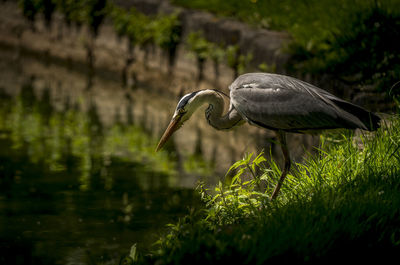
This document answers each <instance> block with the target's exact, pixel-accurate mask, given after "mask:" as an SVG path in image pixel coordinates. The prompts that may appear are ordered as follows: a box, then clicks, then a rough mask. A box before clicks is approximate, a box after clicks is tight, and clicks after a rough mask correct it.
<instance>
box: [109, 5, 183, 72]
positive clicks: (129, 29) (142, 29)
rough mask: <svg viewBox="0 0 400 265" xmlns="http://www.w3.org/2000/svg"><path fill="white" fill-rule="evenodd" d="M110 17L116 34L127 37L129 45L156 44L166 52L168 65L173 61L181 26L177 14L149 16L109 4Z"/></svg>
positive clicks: (132, 9)
mask: <svg viewBox="0 0 400 265" xmlns="http://www.w3.org/2000/svg"><path fill="white" fill-rule="evenodd" d="M109 9H110V10H111V11H110V14H111V19H112V20H113V22H114V28H115V30H116V32H117V34H118V35H119V36H120V37H122V36H126V37H128V38H129V40H130V43H131V45H132V46H133V47H134V46H135V45H139V46H141V47H142V48H144V47H145V46H147V45H157V46H159V47H160V48H161V49H162V50H164V51H165V52H166V53H167V54H168V59H169V66H170V67H172V66H173V64H174V62H175V55H176V49H177V46H178V45H179V43H180V41H181V35H182V26H181V23H180V20H179V18H178V14H176V13H175V14H171V15H158V16H156V17H149V16H146V15H144V14H142V13H140V12H138V11H137V10H136V9H135V8H131V9H129V11H127V10H126V9H123V8H119V7H117V6H115V5H113V4H110V5H109Z"/></svg>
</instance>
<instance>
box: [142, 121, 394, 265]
mask: <svg viewBox="0 0 400 265" xmlns="http://www.w3.org/2000/svg"><path fill="white" fill-rule="evenodd" d="M399 127H400V118H399V117H398V116H397V117H395V118H393V119H392V120H390V121H388V122H387V123H386V124H384V125H383V126H382V128H380V129H379V130H378V131H377V132H376V133H374V134H361V135H360V136H357V137H353V135H351V134H350V133H349V132H343V134H335V135H330V134H325V135H324V136H322V144H321V149H320V151H319V153H318V154H317V155H316V156H312V157H310V158H309V159H308V160H307V161H305V162H304V163H303V164H298V165H297V168H296V169H292V171H291V175H290V176H289V178H288V179H287V180H286V182H285V183H284V186H283V190H282V193H281V194H280V195H279V196H278V199H277V200H276V201H272V202H271V201H269V200H268V197H269V194H270V192H271V188H272V187H273V185H274V183H276V179H277V178H278V176H279V173H280V172H279V167H278V166H277V165H276V164H275V163H274V162H270V161H266V160H265V159H264V158H263V157H262V155H260V156H258V157H254V156H253V157H251V156H248V157H246V158H245V159H243V160H242V161H238V162H237V163H236V164H234V165H233V168H234V169H235V170H236V175H235V176H234V177H233V179H232V183H231V184H230V185H228V186H226V185H223V184H222V183H221V184H219V185H217V187H216V188H215V191H209V190H205V189H204V188H203V187H202V186H200V187H199V193H200V195H201V196H202V198H203V200H204V202H205V206H204V208H202V209H192V210H191V212H190V213H189V214H188V215H187V216H186V217H185V218H183V219H182V220H180V222H178V223H177V224H173V225H170V226H169V228H168V233H167V234H166V235H164V236H163V237H162V238H161V239H160V240H159V242H158V243H157V244H156V245H155V247H154V251H153V252H152V253H151V254H143V253H142V254H141V255H139V256H138V257H137V263H138V264H155V263H157V264H217V263H221V262H223V263H226V262H233V263H234V264H274V263H282V262H295V263H296V264H303V263H306V264H310V263H319V264H320V263H322V262H324V263H331V262H339V261H342V260H346V261H354V262H355V261H357V262H362V261H368V262H371V261H380V262H382V261H386V260H390V259H391V258H393V257H394V256H396V255H397V254H396V253H398V251H399V250H400V195H399V189H400V130H399ZM256 167H261V168H262V169H261V172H262V174H261V175H259V174H255V169H256ZM233 168H232V169H233ZM253 174H254V175H253ZM257 176H259V177H257Z"/></svg>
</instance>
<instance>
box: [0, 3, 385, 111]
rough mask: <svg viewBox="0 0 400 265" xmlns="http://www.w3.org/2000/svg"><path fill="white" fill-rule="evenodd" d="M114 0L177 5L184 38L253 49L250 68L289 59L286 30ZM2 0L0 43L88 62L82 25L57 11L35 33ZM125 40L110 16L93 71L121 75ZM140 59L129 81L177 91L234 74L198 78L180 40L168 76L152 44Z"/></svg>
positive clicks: (375, 105)
mask: <svg viewBox="0 0 400 265" xmlns="http://www.w3.org/2000/svg"><path fill="white" fill-rule="evenodd" d="M114 2H115V3H116V4H118V5H120V6H123V7H125V8H130V7H132V6H134V7H135V8H137V9H138V10H139V11H141V12H144V13H146V14H148V15H154V14H157V13H172V12H175V11H176V10H177V9H178V10H180V19H181V21H182V24H183V27H184V28H183V30H184V32H183V40H184V39H185V37H186V36H187V34H188V33H189V32H192V31H197V30H201V31H203V32H204V34H205V37H206V38H207V39H208V40H210V41H213V42H217V43H224V44H238V45H239V47H240V50H241V52H242V53H243V54H246V53H252V55H253V61H252V62H251V65H250V66H249V69H248V71H258V69H257V67H258V65H259V64H261V63H266V64H268V65H275V66H276V72H277V73H283V74H285V73H287V72H286V70H285V69H286V68H287V65H288V64H290V63H291V60H290V56H289V55H288V54H286V53H284V52H283V47H284V46H285V45H286V44H287V43H288V42H289V41H290V36H289V35H288V34H287V33H284V32H275V31H269V30H264V29H256V28H253V27H251V26H249V25H246V24H244V23H241V22H238V21H235V20H232V19H228V18H219V17H216V16H214V15H212V14H209V13H206V12H200V11H193V10H188V9H183V8H180V7H174V6H172V5H171V4H169V1H164V0H114ZM0 5H1V8H0V32H1V34H0V45H6V46H10V47H11V46H12V47H15V49H16V51H21V50H24V51H25V52H27V51H28V52H32V53H37V54H41V56H47V57H51V58H56V59H57V60H60V61H64V62H65V63H67V64H70V65H74V67H77V68H82V67H83V68H84V65H85V63H86V61H87V47H88V45H89V43H90V36H89V32H88V30H87V29H85V28H84V27H83V28H81V29H79V30H77V29H75V28H67V27H66V25H65V24H64V23H63V20H62V17H61V16H60V15H56V16H55V19H54V22H53V24H52V28H51V30H48V29H46V27H45V26H44V23H43V21H41V20H40V19H39V21H37V23H36V25H35V28H36V30H35V32H32V30H31V29H30V27H29V25H28V24H27V22H26V21H25V20H24V18H23V17H22V14H21V11H20V9H19V8H18V6H17V3H16V1H13V2H10V1H6V2H1V3H0ZM127 44H128V42H127V40H126V39H125V38H118V37H117V36H116V34H115V32H114V30H113V27H112V23H111V21H108V20H106V22H105V23H104V24H103V25H102V26H101V28H100V34H99V36H98V38H97V39H96V40H95V43H94V47H95V63H94V66H95V69H96V71H98V72H99V71H100V72H101V73H102V74H103V75H105V74H107V75H109V76H110V77H113V78H120V75H121V71H122V69H124V65H125V61H126V58H127V54H128V48H127V47H128V45H127ZM144 58H145V57H144V54H143V51H141V50H139V49H136V51H135V63H134V64H132V66H130V67H129V69H128V72H131V73H133V74H131V75H130V76H131V77H132V76H133V77H132V78H131V81H130V83H135V82H150V83H151V82H158V81H159V80H160V79H161V80H169V81H168V82H163V83H162V84H156V85H157V86H159V87H160V88H163V89H164V90H171V91H170V92H172V93H176V94H179V93H182V91H184V90H188V89H190V90H193V89H198V88H210V87H212V88H219V89H222V90H225V91H227V87H228V85H229V84H230V83H231V82H232V81H233V79H234V76H233V71H232V69H230V68H229V67H228V66H227V65H220V69H219V76H218V77H217V80H218V82H215V80H216V78H215V76H214V71H213V70H212V69H213V66H212V64H211V62H206V65H205V71H204V77H205V80H204V82H202V83H200V84H199V83H196V82H195V80H196V76H197V71H198V70H197V64H196V61H195V59H194V58H193V56H192V57H191V56H190V55H189V53H188V51H187V50H186V49H185V45H184V44H183V43H182V44H181V45H180V46H179V48H178V53H177V60H176V65H175V68H174V76H173V77H171V76H170V75H168V72H167V70H166V61H165V59H164V58H163V56H162V51H161V50H159V49H157V48H156V49H155V50H154V51H153V52H152V53H151V54H150V56H149V57H147V58H146V59H144ZM149 69H150V70H149ZM291 74H292V75H295V76H296V77H298V78H300V79H303V80H305V81H308V82H311V83H313V84H315V85H317V86H320V87H322V88H323V89H326V90H328V91H330V92H331V93H333V94H335V95H337V96H339V97H342V98H345V99H347V100H350V101H353V102H355V103H357V104H360V105H362V106H364V107H366V108H368V109H371V110H377V111H384V110H387V109H389V108H390V104H389V102H388V100H387V99H386V98H385V94H384V93H377V92H376V91H374V90H373V89H370V88H363V87H356V88H354V87H350V86H348V85H346V84H344V83H342V82H340V81H338V80H336V79H334V78H332V77H331V76H328V75H323V76H310V75H306V76H304V75H300V74H293V73H291ZM154 76H157V77H158V78H155V77H154ZM155 80H157V81H155Z"/></svg>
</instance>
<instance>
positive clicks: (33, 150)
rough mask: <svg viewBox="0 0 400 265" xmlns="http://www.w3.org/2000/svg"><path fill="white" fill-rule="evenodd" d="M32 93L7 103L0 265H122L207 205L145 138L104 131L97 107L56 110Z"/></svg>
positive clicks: (0, 152)
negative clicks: (124, 257)
mask: <svg viewBox="0 0 400 265" xmlns="http://www.w3.org/2000/svg"><path fill="white" fill-rule="evenodd" d="M34 84H35V78H34V77H31V78H29V79H28V80H27V81H26V82H25V83H24V84H23V85H22V87H21V90H20V93H19V94H18V95H17V96H8V95H7V94H5V93H3V92H2V93H1V107H0V174H1V176H0V191H1V195H0V250H1V257H0V263H1V264H55V263H56V264H98V263H102V264H103V263H106V262H110V263H111V264H115V263H116V262H117V261H118V260H119V258H120V256H121V254H126V253H127V252H128V251H129V247H130V246H131V245H132V244H133V243H134V242H139V243H140V245H141V247H142V248H146V247H147V246H149V244H151V243H152V242H154V241H155V240H156V238H157V233H156V232H157V231H159V230H160V229H162V228H163V226H164V225H165V224H166V223H168V222H172V221H174V220H176V219H177V218H178V217H179V216H180V215H182V214H183V213H185V212H186V211H187V207H193V206H195V205H196V204H198V203H199V201H198V198H197V197H196V196H195V194H194V192H193V190H192V189H183V188H176V185H175V181H176V174H177V172H176V166H175V164H174V161H173V160H171V158H170V157H169V156H168V155H167V153H166V152H162V153H154V140H153V139H152V138H151V137H149V136H148V134H147V133H146V132H144V131H143V129H141V128H140V127H137V126H135V125H132V124H124V123H122V122H115V123H114V124H111V125H110V126H105V125H104V124H103V123H102V121H101V118H100V115H99V112H98V108H97V105H96V103H95V102H94V101H91V102H90V103H89V105H88V109H87V112H83V111H82V110H81V107H80V105H79V104H71V102H70V100H69V99H68V100H66V101H65V102H63V104H62V105H63V107H62V110H57V109H56V108H55V107H54V106H53V105H52V98H53V95H52V93H51V92H50V91H52V90H51V88H50V87H49V86H45V87H44V88H43V89H42V91H41V93H40V94H39V93H37V89H36V87H35V85H34ZM4 90H6V89H2V90H0V91H4ZM140 245H139V247H140Z"/></svg>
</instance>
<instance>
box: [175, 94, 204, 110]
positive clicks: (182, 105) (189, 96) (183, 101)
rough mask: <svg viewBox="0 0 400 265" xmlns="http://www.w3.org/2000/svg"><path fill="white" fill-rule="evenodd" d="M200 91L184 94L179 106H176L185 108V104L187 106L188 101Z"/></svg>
mask: <svg viewBox="0 0 400 265" xmlns="http://www.w3.org/2000/svg"><path fill="white" fill-rule="evenodd" d="M199 92H200V91H196V92H193V93H190V94H188V95H186V96H184V97H183V98H182V99H181V100H180V101H179V103H178V106H177V107H176V108H177V109H183V108H184V107H185V106H186V104H187V103H188V101H189V100H190V99H191V98H193V97H194V96H195V95H196V94H197V93H199Z"/></svg>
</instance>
